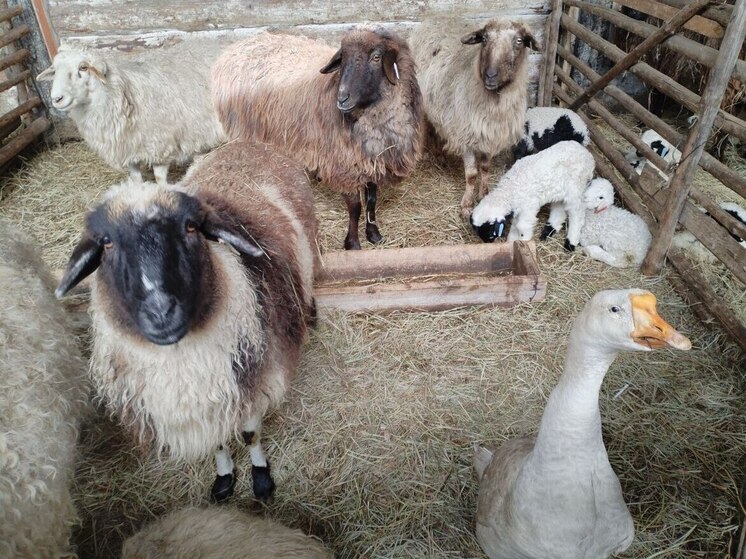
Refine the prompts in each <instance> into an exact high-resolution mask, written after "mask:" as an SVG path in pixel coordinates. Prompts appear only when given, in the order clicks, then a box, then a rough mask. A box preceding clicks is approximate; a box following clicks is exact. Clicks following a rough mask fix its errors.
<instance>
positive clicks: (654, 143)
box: [625, 130, 681, 180]
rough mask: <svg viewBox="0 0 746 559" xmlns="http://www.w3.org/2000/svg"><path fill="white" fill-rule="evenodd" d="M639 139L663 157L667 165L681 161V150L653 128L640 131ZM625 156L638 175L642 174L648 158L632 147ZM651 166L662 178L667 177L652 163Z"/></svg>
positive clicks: (666, 178)
mask: <svg viewBox="0 0 746 559" xmlns="http://www.w3.org/2000/svg"><path fill="white" fill-rule="evenodd" d="M640 139H641V140H642V141H643V142H645V143H646V144H647V145H649V146H650V149H652V150H653V151H655V152H656V153H657V154H658V155H660V156H661V157H662V158H663V159H665V160H666V161H667V162H668V163H669V165H671V164H677V163H678V162H679V161H681V152H680V151H679V150H678V149H676V148H675V147H674V146H673V144H671V143H670V142H668V141H667V140H666V139H664V138H663V136H661V135H660V134H658V132H656V131H655V130H645V132H643V133H642V136H640ZM625 158H626V159H627V161H628V162H629V163H630V164H631V165H632V166H633V167H634V168H635V170H636V171H637V174H638V175H639V174H642V170H643V168H644V167H645V164H646V163H648V160H647V159H645V158H644V157H643V156H642V154H641V153H640V152H639V151H637V150H636V149H634V148H632V149H630V150H629V151H628V152H627V154H626V155H625ZM651 166H652V167H653V169H654V170H655V171H656V172H657V173H658V174H659V175H660V176H661V177H662V178H663V179H665V180H668V178H669V177H668V175H667V174H666V173H665V172H663V171H662V170H661V169H658V167H656V166H655V165H652V163H651Z"/></svg>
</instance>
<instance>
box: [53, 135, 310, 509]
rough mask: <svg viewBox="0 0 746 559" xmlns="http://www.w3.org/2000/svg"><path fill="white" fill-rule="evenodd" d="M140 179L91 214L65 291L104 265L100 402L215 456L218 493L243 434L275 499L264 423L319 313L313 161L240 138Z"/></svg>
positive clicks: (180, 454)
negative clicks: (163, 181) (170, 184)
mask: <svg viewBox="0 0 746 559" xmlns="http://www.w3.org/2000/svg"><path fill="white" fill-rule="evenodd" d="M134 186H137V188H132V187H133V184H132V183H131V182H125V183H122V184H121V185H118V186H116V187H114V188H113V189H112V190H111V191H110V192H109V193H108V194H107V195H106V196H105V198H104V201H103V202H102V203H101V204H100V205H99V206H98V207H97V208H95V209H94V210H93V211H91V213H89V215H88V217H87V222H86V227H85V230H84V232H83V236H82V239H81V240H80V242H79V243H78V245H77V247H76V248H75V249H74V251H73V254H72V257H71V258H70V262H69V264H68V266H67V270H66V272H65V275H64V277H63V279H62V281H61V283H60V285H59V287H58V288H57V295H58V297H61V296H62V295H64V293H65V292H67V291H68V290H69V289H70V288H71V287H72V286H74V285H75V284H77V283H78V282H79V281H81V280H82V279H83V278H84V277H86V276H87V275H89V274H91V273H92V272H94V271H95V270H96V269H97V268H99V271H98V273H97V274H96V276H95V277H94V281H93V286H92V291H91V306H90V310H91V315H92V322H93V348H92V358H91V359H92V365H91V372H92V376H93V378H94V382H95V384H96V387H97V390H98V393H99V396H100V397H101V398H102V399H103V400H104V401H105V402H107V404H108V405H109V407H110V408H111V409H112V411H113V412H114V413H115V414H116V415H118V416H119V418H120V420H121V421H122V423H124V424H125V426H127V427H129V428H130V430H131V431H132V432H133V433H134V435H135V436H136V437H137V438H138V439H139V441H140V442H141V443H147V442H151V441H152V442H154V443H155V446H156V448H157V449H158V450H161V451H168V453H169V454H170V455H171V456H172V457H174V458H176V459H181V460H187V461H195V460H198V459H200V458H202V457H204V456H205V455H208V454H209V453H210V452H212V451H216V454H215V460H216V465H217V474H218V475H217V478H216V480H215V484H214V485H213V489H212V497H213V498H214V499H215V500H218V501H220V500H223V499H225V498H227V497H229V496H230V495H231V494H232V492H233V485H234V483H235V478H234V475H233V462H232V459H231V455H230V452H229V451H228V449H227V447H226V446H225V445H227V443H228V442H229V441H230V440H231V439H233V438H236V437H237V436H238V434H239V433H242V436H243V439H244V441H245V442H246V444H248V445H249V448H250V454H251V463H252V479H253V489H254V493H255V495H256V496H257V497H258V498H259V499H261V500H267V499H269V498H270V497H271V495H272V493H273V491H274V482H273V481H272V478H271V476H270V471H269V463H268V462H267V460H266V458H265V456H264V453H263V450H262V447H261V442H260V431H261V421H262V417H263V415H264V414H265V412H266V411H267V410H268V409H269V408H270V407H273V406H275V405H277V404H278V403H279V402H280V400H281V399H282V397H283V395H284V394H285V392H286V391H287V389H288V385H289V383H290V380H291V378H292V376H293V375H294V373H295V369H296V367H297V365H298V360H299V357H300V349H301V345H302V342H303V339H304V337H305V334H306V329H307V324H308V323H311V322H312V321H313V317H314V316H315V310H314V309H315V305H314V301H313V296H312V282H313V276H314V270H315V267H316V263H317V255H316V252H315V246H316V244H315V242H316V221H315V218H314V214H313V200H312V196H311V192H310V187H309V185H308V181H307V179H306V176H305V174H304V172H303V168H302V167H301V166H300V165H298V164H296V163H295V162H293V161H291V160H290V159H288V158H286V157H284V156H281V155H279V154H277V153H276V152H273V151H272V149H271V148H270V147H269V146H264V145H252V144H246V143H243V142H231V143H229V144H227V145H225V146H223V147H221V148H218V149H217V150H216V151H215V152H213V153H212V154H210V155H208V156H206V157H205V158H203V159H201V160H200V161H199V162H198V163H196V168H195V169H194V170H192V171H191V172H190V173H189V174H188V175H187V177H186V178H185V179H184V181H183V182H182V183H180V185H179V186H178V187H175V188H166V187H160V186H156V185H154V184H152V183H149V184H144V185H143V184H137V185H134ZM212 241H221V242H212ZM216 449H217V450H216Z"/></svg>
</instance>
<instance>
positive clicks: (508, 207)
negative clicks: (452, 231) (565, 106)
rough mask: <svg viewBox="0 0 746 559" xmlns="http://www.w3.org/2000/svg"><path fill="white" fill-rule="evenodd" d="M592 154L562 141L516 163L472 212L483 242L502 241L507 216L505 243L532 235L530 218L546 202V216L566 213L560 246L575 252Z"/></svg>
mask: <svg viewBox="0 0 746 559" xmlns="http://www.w3.org/2000/svg"><path fill="white" fill-rule="evenodd" d="M594 169H595V162H594V159H593V155H591V152H589V151H588V150H587V149H586V148H585V147H583V146H582V145H580V144H579V143H578V142H574V141H565V142H560V143H558V144H555V145H553V146H552V147H550V148H548V149H545V150H544V151H540V152H539V153H537V154H535V155H529V156H527V157H524V158H522V159H519V160H518V161H516V162H515V164H514V165H513V166H512V167H511V168H510V169H509V170H508V172H507V173H505V175H503V177H502V178H501V179H500V182H499V183H498V185H497V187H495V188H494V189H493V190H492V191H491V192H490V193H489V194H488V195H487V196H485V197H484V198H483V199H482V201H481V202H480V203H479V204H478V205H477V207H476V208H474V212H473V213H472V215H471V224H472V227H474V229H475V231H476V232H477V234H478V235H479V237H480V238H481V239H482V240H483V241H484V242H486V243H489V242H492V241H494V240H495V239H496V238H497V237H502V236H503V234H504V232H505V225H506V224H507V223H508V221H509V219H510V218H511V216H514V219H515V224H514V225H513V226H512V227H511V229H510V233H509V234H508V241H515V240H522V241H528V240H531V238H532V237H533V230H534V226H535V225H536V221H537V219H536V216H537V214H538V213H539V210H540V209H541V207H542V206H543V205H545V204H551V205H552V210H551V214H550V221H552V216H554V215H559V214H562V215H563V216H564V212H565V211H566V212H567V214H568V215H569V226H568V235H567V240H566V241H565V248H566V249H567V250H570V251H572V250H575V246H576V245H577V244H578V242H579V241H580V230H581V229H582V227H583V222H584V220H585V211H584V210H585V207H584V204H583V192H584V190H585V188H586V186H587V185H588V183H589V182H590V181H591V179H592V178H593V171H594Z"/></svg>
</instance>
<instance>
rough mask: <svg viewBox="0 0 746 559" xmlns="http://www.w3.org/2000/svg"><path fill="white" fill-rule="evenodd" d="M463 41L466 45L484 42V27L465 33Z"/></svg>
mask: <svg viewBox="0 0 746 559" xmlns="http://www.w3.org/2000/svg"><path fill="white" fill-rule="evenodd" d="M461 42H462V43H464V44H465V45H476V44H478V43H482V42H484V29H480V30H478V31H473V32H471V33H469V34H468V35H464V36H463V37H461Z"/></svg>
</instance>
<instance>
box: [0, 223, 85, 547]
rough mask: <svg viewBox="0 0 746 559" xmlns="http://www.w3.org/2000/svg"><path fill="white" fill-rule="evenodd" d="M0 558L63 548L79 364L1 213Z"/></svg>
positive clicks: (22, 244)
mask: <svg viewBox="0 0 746 559" xmlns="http://www.w3.org/2000/svg"><path fill="white" fill-rule="evenodd" d="M0 239H2V242H0V557H20V558H29V559H30V558H34V559H37V558H41V559H44V558H57V557H62V556H66V555H68V554H70V555H71V553H69V552H70V545H69V539H70V532H71V528H72V526H73V525H74V524H75V523H76V522H77V515H76V512H75V509H74V507H73V502H72V499H71V497H70V490H69V485H70V483H71V482H72V477H73V473H74V465H75V458H76V451H75V445H76V442H77V439H78V427H79V423H80V420H81V419H82V417H83V415H84V413H85V410H86V407H87V395H88V386H87V383H86V377H85V370H86V366H85V363H84V361H83V358H82V357H81V355H80V351H79V350H78V347H77V345H76V343H75V340H74V338H73V335H72V334H71V330H72V329H73V328H72V324H71V320H70V317H69V316H67V314H66V313H65V311H64V309H63V308H62V306H61V305H60V304H59V303H58V302H57V301H56V300H55V298H54V296H53V295H52V292H53V290H54V285H53V284H54V282H53V279H52V277H51V275H50V274H49V271H48V269H47V268H46V266H45V265H44V263H43V262H42V260H41V255H40V251H39V249H38V248H37V247H36V245H35V244H34V243H32V242H30V241H29V240H28V239H26V238H25V235H23V233H22V231H19V229H18V227H17V226H14V225H12V224H10V223H9V222H4V221H0Z"/></svg>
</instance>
